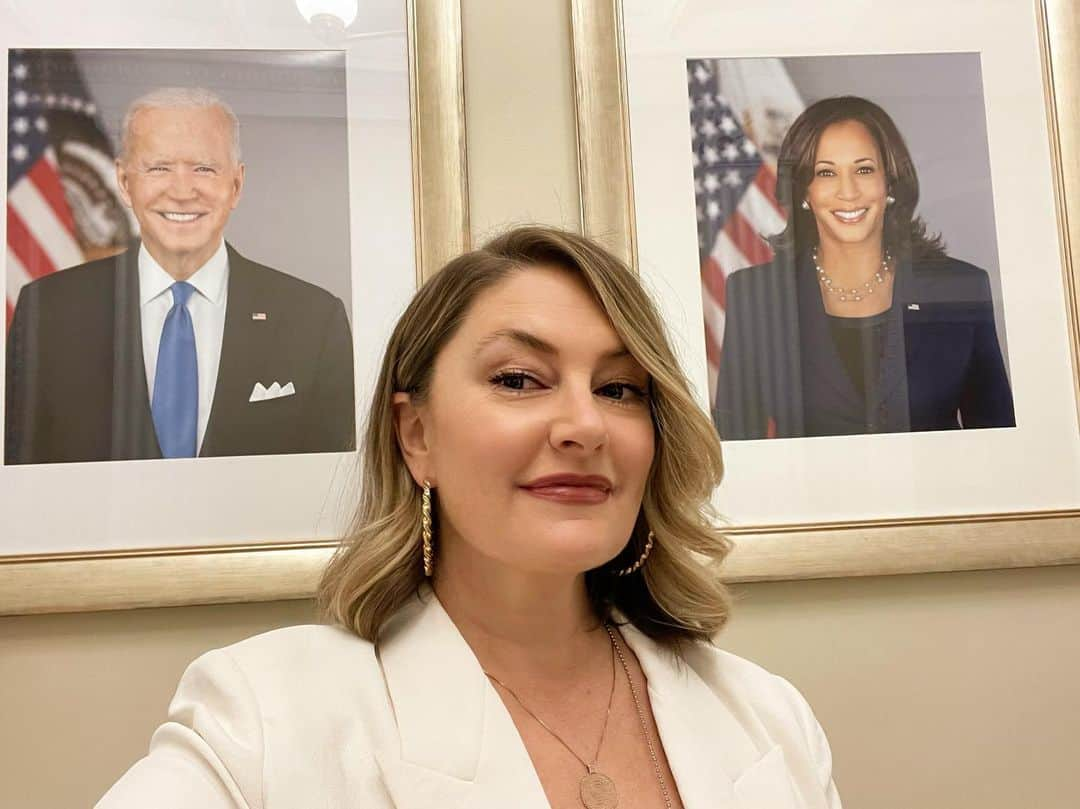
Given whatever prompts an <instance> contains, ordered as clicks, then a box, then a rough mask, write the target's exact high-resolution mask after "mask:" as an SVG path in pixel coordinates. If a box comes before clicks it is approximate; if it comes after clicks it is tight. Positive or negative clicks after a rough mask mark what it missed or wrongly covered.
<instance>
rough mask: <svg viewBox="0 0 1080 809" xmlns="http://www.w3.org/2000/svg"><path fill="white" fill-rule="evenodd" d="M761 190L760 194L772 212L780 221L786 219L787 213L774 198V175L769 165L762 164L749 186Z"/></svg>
mask: <svg viewBox="0 0 1080 809" xmlns="http://www.w3.org/2000/svg"><path fill="white" fill-rule="evenodd" d="M751 187H752V188H756V189H757V190H758V191H760V192H761V195H762V196H763V197H765V200H766V202H768V203H769V205H770V206H771V207H772V209H773V212H774V213H775V214H776V215H777V216H778V217H780V221H781V222H786V221H787V213H786V212H785V211H784V207H783V206H782V205H781V204H780V203H779V201H777V199H776V175H775V174H773V170H772V168H771V167H770V166H762V167H761V170H760V171H758V173H757V176H755V177H754V183H753V185H752V186H751Z"/></svg>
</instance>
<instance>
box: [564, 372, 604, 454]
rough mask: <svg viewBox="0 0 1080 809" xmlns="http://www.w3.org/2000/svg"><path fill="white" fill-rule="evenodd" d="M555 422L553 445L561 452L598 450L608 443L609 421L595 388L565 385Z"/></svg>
mask: <svg viewBox="0 0 1080 809" xmlns="http://www.w3.org/2000/svg"><path fill="white" fill-rule="evenodd" d="M557 407H558V411H557V412H556V413H555V415H554V417H553V418H552V422H551V433H550V435H551V438H550V440H551V445H552V446H553V447H554V448H555V449H557V450H560V451H564V452H565V451H571V452H575V451H576V452H583V453H584V452H595V451H596V450H598V449H600V448H601V447H603V446H604V445H605V444H606V443H607V438H608V435H607V423H606V421H605V420H604V414H603V413H602V412H601V410H600V402H598V401H597V400H596V397H595V396H594V395H593V392H592V390H591V389H585V390H573V389H569V388H568V387H564V389H563V390H561V391H560V392H559V396H558V404H557Z"/></svg>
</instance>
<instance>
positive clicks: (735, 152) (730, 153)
mask: <svg viewBox="0 0 1080 809" xmlns="http://www.w3.org/2000/svg"><path fill="white" fill-rule="evenodd" d="M738 156H739V147H738V146H736V145H735V143H734V142H733V141H729V142H728V143H727V145H725V146H724V159H725V160H734V159H735V158H737V157H738Z"/></svg>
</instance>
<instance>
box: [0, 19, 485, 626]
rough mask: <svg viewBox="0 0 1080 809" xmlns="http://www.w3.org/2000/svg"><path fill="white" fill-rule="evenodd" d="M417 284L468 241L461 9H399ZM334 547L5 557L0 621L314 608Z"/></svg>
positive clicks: (0, 561) (0, 567)
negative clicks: (247, 605)
mask: <svg viewBox="0 0 1080 809" xmlns="http://www.w3.org/2000/svg"><path fill="white" fill-rule="evenodd" d="M403 2H404V3H405V18H406V20H407V29H408V30H407V34H406V39H407V49H408V61H409V101H410V104H409V107H410V117H411V129H412V138H411V141H412V172H413V189H412V192H413V217H414V232H415V254H416V268H417V279H416V280H417V283H418V284H419V283H420V282H422V281H423V280H424V279H426V278H428V277H430V276H431V275H432V274H433V273H434V272H436V271H437V270H438V268H439V267H441V266H442V265H443V264H444V263H445V262H446V261H447V260H448V259H449V258H450V257H452V256H454V255H457V254H459V253H461V252H463V251H464V250H466V249H468V246H469V241H470V230H469V214H468V186H467V171H466V162H465V111H464V81H463V75H462V53H461V7H460V0H403ZM334 545H335V543H334V542H332V541H326V540H319V541H310V542H305V541H292V542H266V543H245V544H239V545H203V546H198V547H183V548H169V549H164V550H163V549H145V550H143V549H140V550H123V551H101V552H98V551H95V552H86V553H61V554H55V553H53V554H42V555H26V554H23V555H15V556H3V557H0V615H19V614H32V613H49V612H83V611H94V610H113V609H131V608H137V607H163V606H182V605H192V604H212V603H228V602H254V601H273V600H281V599H294V598H310V597H311V596H312V594H313V593H314V590H315V585H316V582H317V581H318V577H319V574H320V572H321V570H322V568H323V566H324V565H325V563H326V561H327V560H328V558H329V556H330V554H331V553H332V551H333V548H334Z"/></svg>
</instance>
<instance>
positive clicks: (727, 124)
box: [720, 115, 738, 135]
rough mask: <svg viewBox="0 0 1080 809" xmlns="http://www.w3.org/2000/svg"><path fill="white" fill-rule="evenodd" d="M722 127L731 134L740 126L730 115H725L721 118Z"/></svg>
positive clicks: (725, 132)
mask: <svg viewBox="0 0 1080 809" xmlns="http://www.w3.org/2000/svg"><path fill="white" fill-rule="evenodd" d="M720 128H721V129H722V130H724V134H725V135H730V134H731V133H732V132H734V131H735V130H736V129H738V127H736V126H735V121H734V120H733V119H732V117H731V116H730V115H725V116H724V117H723V118H721V119H720Z"/></svg>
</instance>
